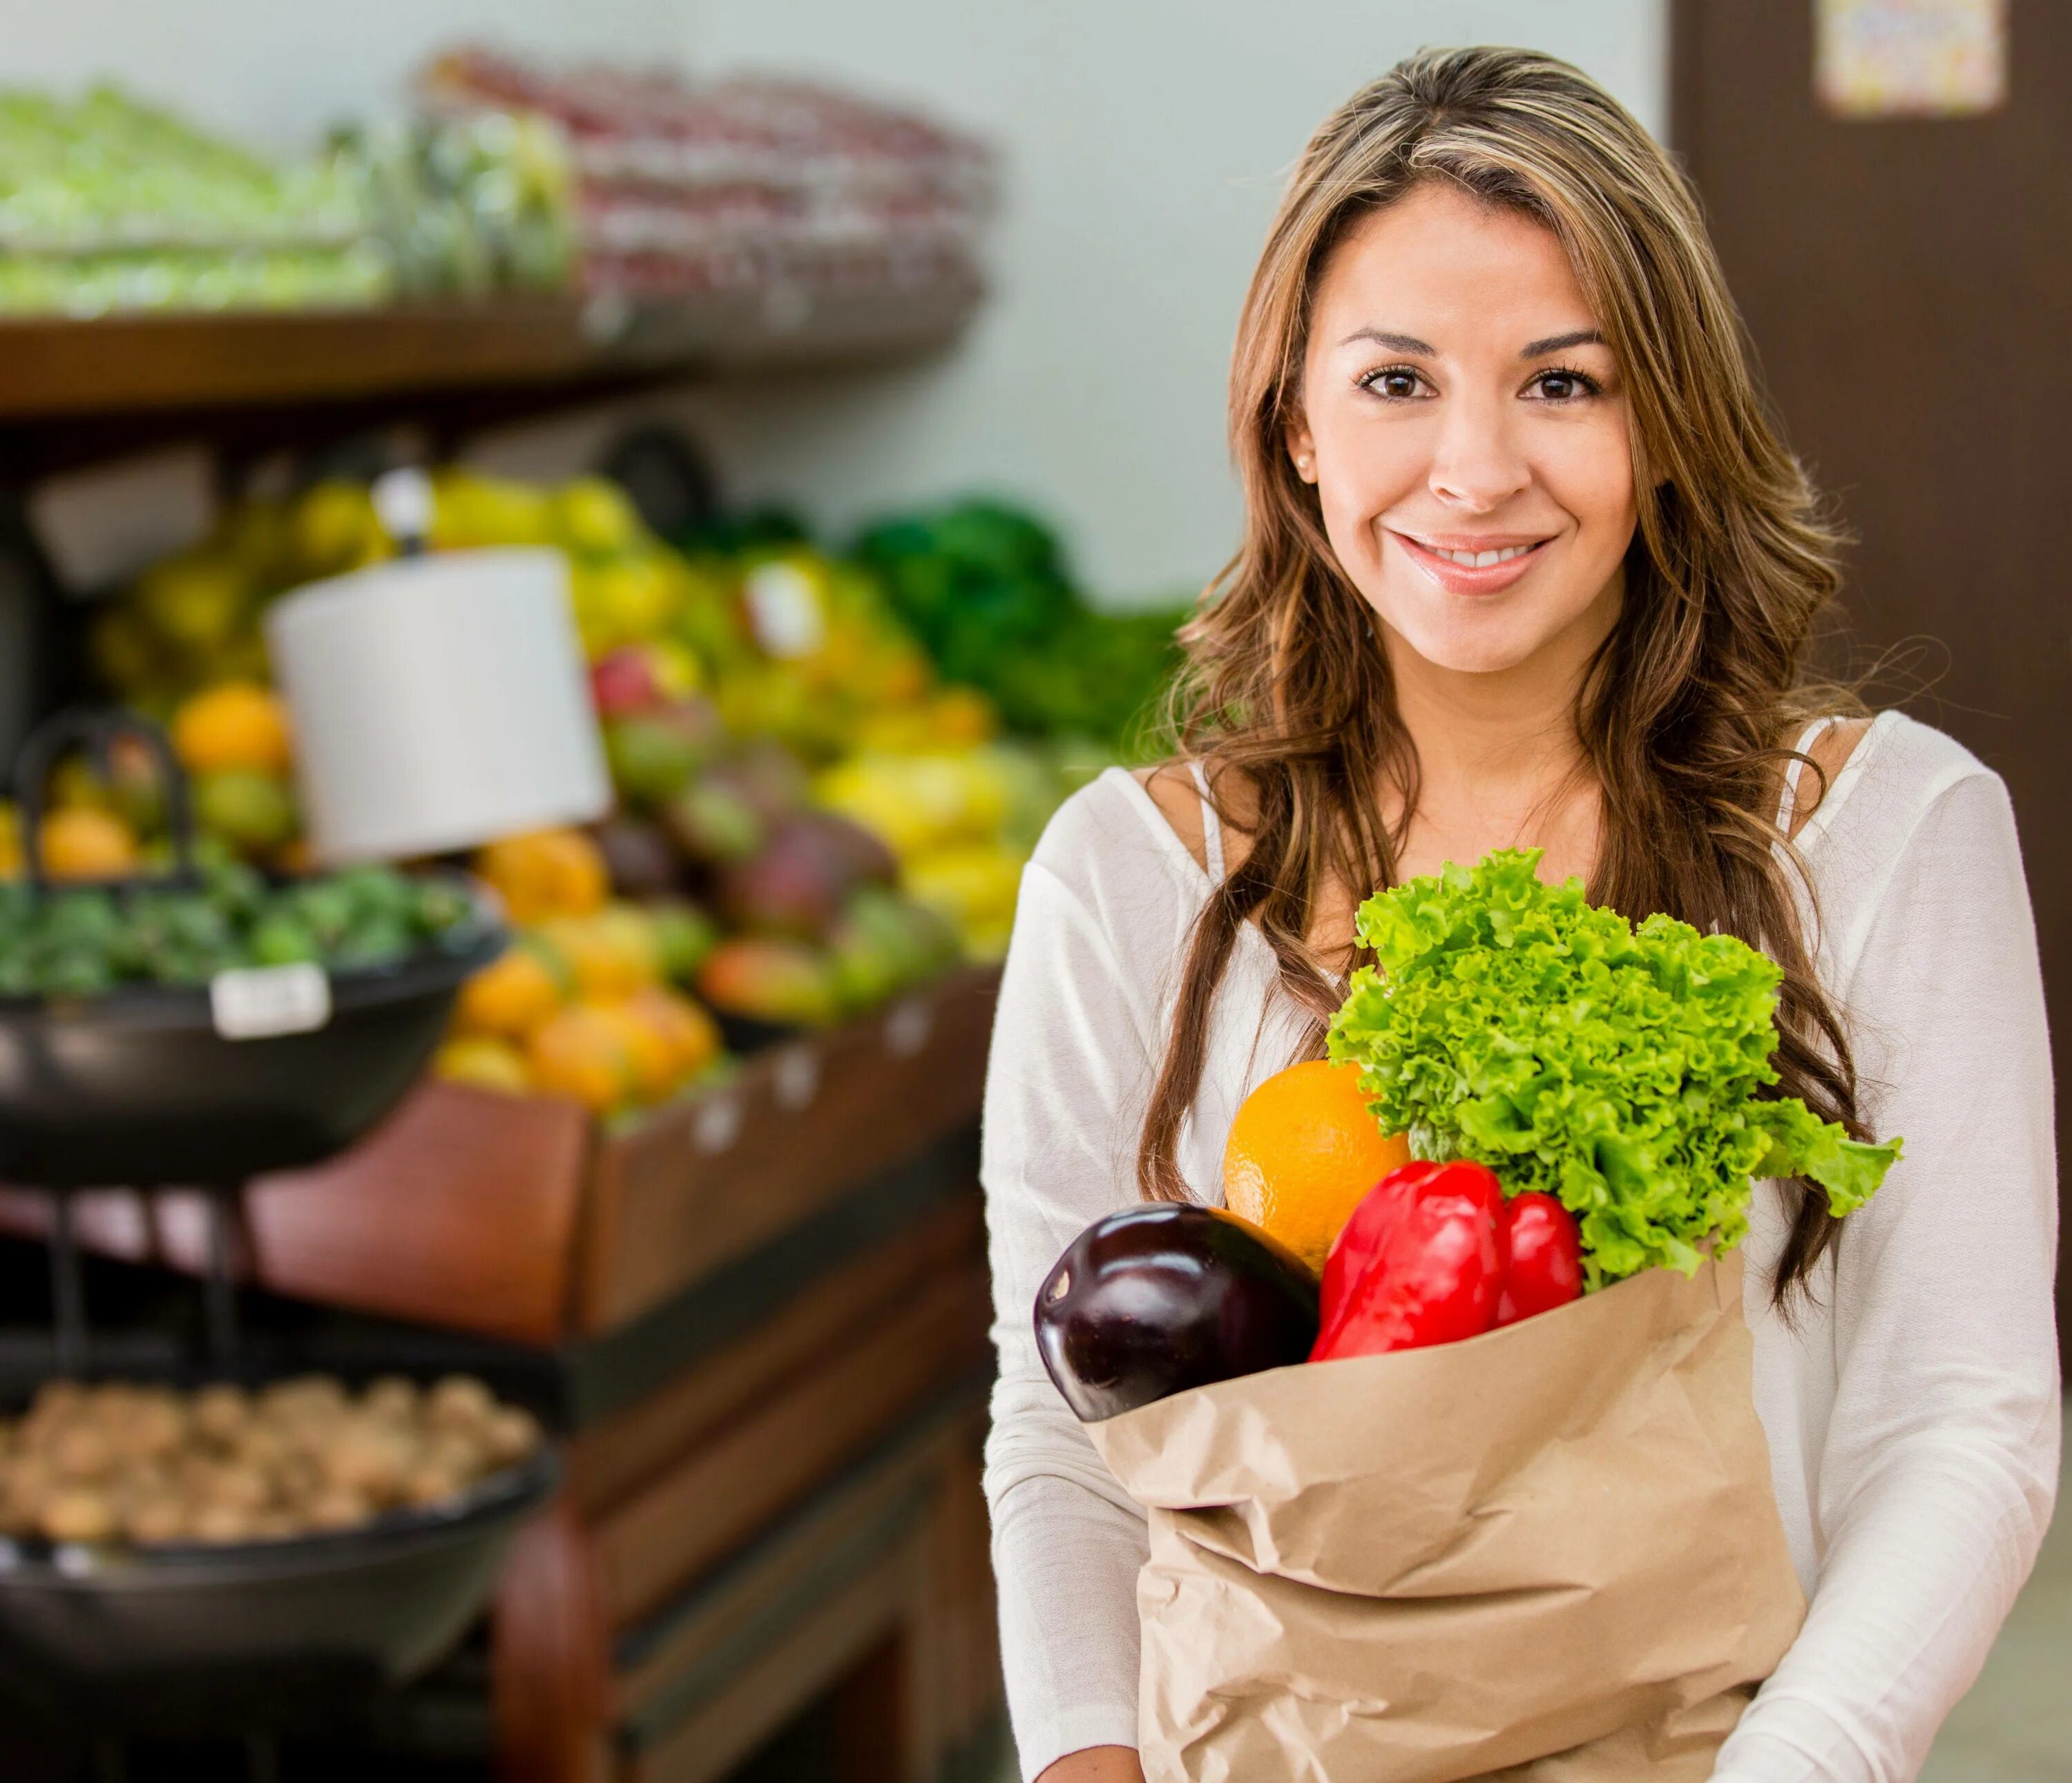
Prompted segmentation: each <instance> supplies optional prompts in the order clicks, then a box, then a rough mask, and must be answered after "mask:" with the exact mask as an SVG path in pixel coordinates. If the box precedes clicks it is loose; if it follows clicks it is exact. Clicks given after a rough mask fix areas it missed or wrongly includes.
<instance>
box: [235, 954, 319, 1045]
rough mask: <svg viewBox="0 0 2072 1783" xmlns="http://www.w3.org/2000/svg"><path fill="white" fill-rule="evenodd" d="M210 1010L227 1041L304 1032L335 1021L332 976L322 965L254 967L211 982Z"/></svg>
mask: <svg viewBox="0 0 2072 1783" xmlns="http://www.w3.org/2000/svg"><path fill="white" fill-rule="evenodd" d="M208 1013H209V1016H210V1017H211V1019H212V1021H214V1022H215V1023H216V1032H217V1033H220V1035H222V1036H223V1037H224V1039H225V1040H268V1039H271V1038H272V1037H273V1036H274V1035H276V1034H306V1033H310V1032H312V1031H313V1030H315V1029H319V1028H321V1027H322V1026H323V1025H324V1024H325V1023H326V1022H327V1021H330V1020H331V980H330V979H328V978H327V977H326V976H324V969H323V967H321V966H315V965H310V964H308V963H300V964H297V965H293V966H254V967H251V968H248V969H245V970H243V971H239V972H218V973H217V974H216V976H215V977H213V978H212V979H211V980H209V981H208Z"/></svg>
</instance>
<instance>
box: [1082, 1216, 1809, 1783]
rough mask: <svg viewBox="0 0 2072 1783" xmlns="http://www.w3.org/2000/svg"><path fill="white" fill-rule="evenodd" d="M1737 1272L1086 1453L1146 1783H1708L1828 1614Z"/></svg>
mask: <svg viewBox="0 0 2072 1783" xmlns="http://www.w3.org/2000/svg"><path fill="white" fill-rule="evenodd" d="M1752 1356H1753V1342H1752V1340H1751V1339H1750V1337H1749V1332H1748V1328H1747V1326H1746V1325H1745V1323H1744V1322H1743V1320H1742V1317H1741V1260H1740V1259H1739V1258H1738V1257H1737V1256H1729V1257H1727V1258H1725V1259H1722V1260H1719V1261H1716V1262H1711V1263H1707V1264H1706V1265H1705V1266H1704V1267H1703V1268H1702V1269H1701V1270H1700V1272H1699V1273H1698V1274H1697V1275H1696V1276H1695V1277H1694V1278H1692V1279H1690V1280H1686V1279H1685V1278H1684V1277H1683V1276H1679V1275H1678V1274H1676V1273H1675V1272H1673V1271H1670V1270H1664V1269H1657V1270H1652V1271H1650V1272H1647V1273H1646V1274H1644V1275H1641V1276H1635V1277H1634V1278H1633V1279H1631V1280H1628V1281H1625V1282H1622V1283H1619V1284H1617V1285H1616V1286H1614V1287H1612V1288H1606V1289H1605V1290H1604V1291H1603V1292H1600V1293H1597V1294H1593V1295H1590V1296H1586V1297H1585V1298H1584V1299H1583V1300H1578V1301H1575V1302H1573V1303H1572V1304H1569V1305H1568V1306H1564V1307H1561V1308H1558V1309H1556V1311H1554V1312H1552V1313H1543V1314H1541V1315H1540V1316H1539V1317H1535V1318H1531V1319H1527V1320H1525V1321H1522V1322H1521V1323H1519V1324H1517V1325H1511V1326H1508V1327H1507V1328H1506V1329H1503V1330H1500V1331H1494V1332H1490V1333H1488V1334H1486V1336H1483V1337H1476V1338H1473V1339H1471V1340H1470V1341H1467V1342H1465V1343H1457V1344H1449V1345H1440V1346H1437V1347H1435V1348H1433V1349H1429V1350H1404V1351H1400V1352H1398V1353H1396V1354H1391V1355H1384V1356H1364V1357H1357V1358H1352V1359H1350V1360H1347V1361H1343V1362H1326V1363H1321V1364H1318V1363H1311V1364H1305V1365H1304V1366H1300V1367H1296V1368H1281V1369H1275V1370H1272V1371H1271V1372H1269V1373H1266V1374H1252V1375H1247V1376H1244V1377H1242V1378H1239V1379H1236V1380H1231V1381H1223V1382H1218V1383H1217V1384H1216V1385H1215V1386H1213V1387H1199V1388H1196V1389H1194V1391H1190V1392H1186V1393H1182V1394H1178V1395H1174V1397H1172V1398H1170V1399H1162V1400H1161V1401H1159V1402H1157V1403H1155V1404H1153V1405H1149V1406H1145V1407H1142V1408H1141V1409H1140V1410H1138V1411H1133V1412H1128V1413H1126V1414H1124V1415H1122V1416H1120V1417H1118V1418H1112V1419H1107V1420H1105V1421H1104V1422H1102V1423H1100V1424H1093V1425H1091V1426H1089V1427H1088V1428H1089V1432H1090V1434H1091V1436H1092V1438H1093V1440H1094V1442H1095V1444H1096V1447H1097V1448H1099V1449H1100V1452H1101V1454H1102V1456H1104V1458H1105V1460H1107V1463H1108V1467H1109V1469H1111V1470H1112V1472H1113V1473H1114V1474H1115V1477H1116V1479H1117V1480H1118V1481H1120V1482H1121V1484H1122V1485H1123V1486H1124V1489H1126V1490H1127V1491H1128V1492H1129V1493H1130V1494H1131V1495H1132V1496H1133V1497H1135V1498H1136V1499H1137V1501H1138V1502H1140V1503H1141V1504H1143V1505H1144V1506H1145V1507H1146V1508H1147V1509H1148V1510H1149V1513H1150V1523H1151V1556H1150V1559H1149V1561H1148V1562H1147V1563H1146V1564H1145V1567H1144V1570H1143V1571H1142V1573H1141V1576H1140V1577H1139V1580H1138V1584H1137V1604H1138V1608H1139V1611H1140V1613H1141V1617H1142V1621H1143V1631H1144V1646H1143V1670H1142V1676H1141V1702H1140V1715H1139V1719H1140V1743H1141V1755H1142V1758H1143V1763H1144V1769H1145V1777H1146V1778H1147V1779H1148V1783H1281V1780H1283V1779H1285V1780H1289V1783H1297V1780H1300V1783H1310V1780H1315V1783H1323V1780H1325V1779H1327V1778H1328V1779H1330V1780H1331V1783H1457V1780H1459V1779H1466V1778H1498V1777H1500V1778H1503V1779H1504V1780H1505V1783H1527V1780H1529V1783H1626V1780H1627V1779H1634V1780H1639V1779H1646V1783H1686V1780H1688V1783H1703V1780H1704V1779H1705V1778H1706V1777H1708V1776H1709V1775H1710V1774H1711V1772H1712V1760H1713V1757H1714V1756H1715V1754H1716V1752H1717V1751H1718V1749H1719V1747H1720V1743H1721V1742H1722V1741H1723V1740H1725V1738H1726V1736H1727V1735H1728V1734H1729V1732H1731V1731H1732V1730H1733V1724H1734V1722H1735V1720H1736V1719H1737V1718H1738V1716H1739V1715H1740V1714H1741V1709H1742V1708H1743V1707H1744V1706H1745V1704H1746V1703H1747V1701H1748V1699H1749V1696H1750V1695H1753V1691H1754V1687H1755V1686H1756V1685H1757V1684H1758V1683H1759V1682H1761V1681H1762V1679H1763V1678H1766V1677H1767V1676H1768V1675H1769V1674H1770V1671H1771V1670H1773V1669H1774V1667H1775V1666H1776V1664H1777V1662H1778V1659H1779V1658H1782V1656H1783V1654H1784V1651H1785V1649H1786V1648H1787V1647H1788V1646H1789V1645H1790V1643H1791V1641H1792V1639H1793V1637H1794V1636H1795V1635H1796V1634H1797V1633H1798V1630H1799V1624H1800V1622H1801V1621H1802V1620H1803V1617H1804V1614H1805V1600H1804V1598H1803V1595H1802V1594H1801V1592H1800V1590H1799V1581H1798V1578H1797V1576H1796V1575H1795V1574H1794V1571H1793V1570H1792V1566H1791V1558H1790V1552H1789V1551H1788V1550H1787V1548H1786V1543H1785V1536H1784V1530H1783V1526H1782V1523H1781V1522H1779V1521H1778V1513H1777V1505H1776V1500H1775V1498H1774V1496H1773V1493H1772V1489H1771V1485H1770V1456H1769V1449H1768V1445H1767V1444H1766V1442H1765V1440H1764V1439H1763V1433H1762V1426H1761V1425H1760V1424H1758V1423H1757V1420H1756V1415H1755V1408H1754V1404H1753V1399H1752V1398H1751V1358H1752Z"/></svg>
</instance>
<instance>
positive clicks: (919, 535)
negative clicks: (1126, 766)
mask: <svg viewBox="0 0 2072 1783" xmlns="http://www.w3.org/2000/svg"><path fill="white" fill-rule="evenodd" d="M853 557H854V558H855V561H857V564H858V565H860V566H861V567H862V568H864V569H868V570H870V571H871V572H873V573H874V575H875V577H877V579H878V581H879V582H880V583H881V585H882V586H883V588H884V590H885V591H886V595H887V597H888V598H889V599H890V603H891V606H892V609H893V610H894V612H895V613H896V614H898V617H899V618H900V619H901V620H902V621H903V622H905V623H906V625H907V626H909V627H911V628H912V630H913V632H914V635H915V636H916V637H917V638H919V639H920V640H921V642H922V643H923V644H924V645H925V646H926V647H927V650H928V652H929V654H930V655H931V656H932V657H933V658H934V659H935V663H936V665H937V667H938V668H940V670H941V671H942V672H943V675H944V676H947V677H948V679H950V680H953V681H959V682H963V683H964V684H968V685H969V686H972V687H974V688H980V689H981V690H982V691H983V692H985V694H986V696H988V697H989V699H991V700H993V702H994V704H995V705H997V707H998V708H999V709H1000V713H1001V717H1003V718H1004V719H1005V721H1006V723H1007V724H1008V725H1009V727H1011V728H1012V729H1015V730H1018V731H1024V732H1027V733H1030V734H1032V735H1036V736H1067V737H1085V738H1087V739H1088V740H1090V741H1093V742H1099V743H1100V744H1102V745H1104V746H1108V747H1111V748H1112V749H1115V750H1119V751H1120V752H1121V753H1122V754H1124V755H1125V756H1127V755H1130V754H1133V752H1134V750H1133V746H1134V744H1135V742H1136V738H1135V737H1133V734H1132V732H1133V727H1134V726H1135V725H1136V724H1137V721H1139V720H1141V719H1142V718H1143V717H1145V715H1146V714H1147V713H1148V711H1149V708H1150V706H1151V705H1152V702H1153V696H1155V695H1156V693H1157V692H1158V690H1159V689H1160V688H1162V687H1163V686H1164V684H1165V682H1166V681H1167V680H1170V677H1171V676H1172V674H1173V672H1174V670H1175V669H1176V668H1178V666H1179V651H1178V646H1177V645H1176V644H1175V643H1174V637H1173V635H1174V631H1175V630H1176V629H1177V628H1178V627H1179V626H1180V625H1181V624H1182V623H1183V622H1185V621H1186V618H1187V617H1188V614H1189V611H1190V609H1189V608H1187V607H1186V606H1175V607H1171V608H1161V609H1149V610H1136V611H1131V612H1128V613H1104V612H1100V611H1097V610H1095V609H1094V608H1093V607H1091V606H1089V605H1088V604H1087V601H1086V599H1085V598H1084V597H1083V595H1082V594H1080V592H1079V590H1078V589H1077V588H1076V587H1075V585H1074V584H1073V582H1072V581H1071V577H1070V575H1069V574H1068V573H1067V569H1066V567H1065V561H1064V554H1063V550H1062V549H1061V548H1060V547H1059V542H1058V540H1057V536H1056V535H1055V534H1054V533H1052V532H1050V531H1049V530H1048V529H1047V528H1045V527H1044V526H1043V525H1042V524H1041V523H1040V522H1038V521H1037V520H1034V519H1033V518H1031V517H1030V516H1029V515H1027V514H1025V513H1022V512H1020V511H1017V510H1016V509H1014V508H1011V507H1005V506H1003V505H1001V504H1000V503H994V502H983V501H971V502H962V503H957V504H956V505H954V506H951V507H943V508H938V509H935V510H931V511H925V512H922V513H918V514H912V515H904V516H898V517H896V518H894V519H890V520H883V521H880V522H879V523H878V524H876V525H874V526H871V527H869V528H865V531H864V532H863V533H862V535H861V536H860V537H859V538H858V539H857V541H856V544H855V546H854V548H853Z"/></svg>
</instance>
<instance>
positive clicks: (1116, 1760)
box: [1036, 1746, 1144, 1783]
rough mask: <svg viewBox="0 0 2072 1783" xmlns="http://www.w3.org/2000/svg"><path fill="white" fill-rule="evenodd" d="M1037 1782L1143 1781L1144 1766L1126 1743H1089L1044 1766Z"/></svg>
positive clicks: (1091, 1782)
mask: <svg viewBox="0 0 2072 1783" xmlns="http://www.w3.org/2000/svg"><path fill="white" fill-rule="evenodd" d="M1036 1783H1144V1767H1143V1766H1142V1765H1140V1764H1138V1763H1137V1754H1136V1752H1134V1751H1133V1749H1132V1748H1129V1747H1128V1746H1089V1747H1087V1748H1086V1749H1085V1750H1084V1751H1083V1752H1067V1753H1066V1754H1065V1756H1063V1758H1061V1759H1059V1760H1058V1762H1057V1763H1056V1764H1054V1765H1046V1767H1045V1769H1044V1771H1043V1774H1042V1776H1041V1777H1038V1778H1037V1779H1036Z"/></svg>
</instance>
